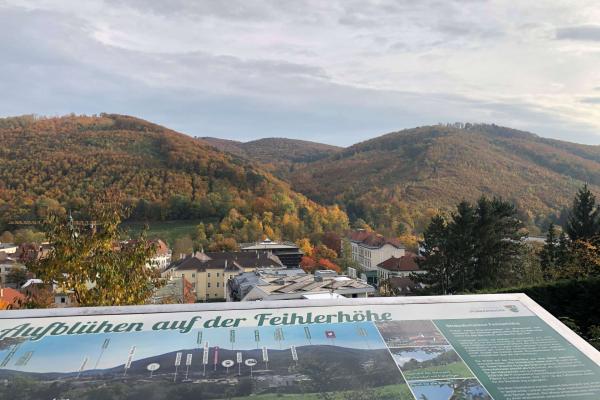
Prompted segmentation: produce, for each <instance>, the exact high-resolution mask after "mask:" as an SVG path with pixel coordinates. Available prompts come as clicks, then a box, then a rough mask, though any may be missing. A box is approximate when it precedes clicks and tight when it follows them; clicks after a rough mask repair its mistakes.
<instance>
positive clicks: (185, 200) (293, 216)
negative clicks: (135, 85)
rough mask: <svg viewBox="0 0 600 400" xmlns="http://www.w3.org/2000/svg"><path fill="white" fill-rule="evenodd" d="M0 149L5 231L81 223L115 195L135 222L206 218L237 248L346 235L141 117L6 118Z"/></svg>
mask: <svg viewBox="0 0 600 400" xmlns="http://www.w3.org/2000/svg"><path fill="white" fill-rule="evenodd" d="M0 140H1V141H2V147H1V148H0V224H1V225H2V226H1V228H2V229H13V228H14V225H11V224H10V222H11V221H15V220H33V219H43V218H44V217H45V216H46V215H47V214H48V213H49V212H55V213H59V214H65V213H67V212H68V210H70V211H71V212H72V213H73V215H74V217H75V218H82V219H85V218H87V217H88V214H89V207H90V204H91V203H92V202H93V200H94V199H97V198H100V197H101V196H103V194H104V193H106V192H107V191H109V190H113V191H118V192H120V193H122V194H123V198H124V203H126V205H128V206H129V207H130V209H131V215H130V217H129V219H130V220H133V221H157V220H177V219H196V220H198V219H200V220H203V221H207V222H210V223H209V224H205V225H206V226H207V229H210V230H212V231H213V232H217V233H219V232H220V233H232V232H235V239H236V240H238V241H254V240H258V239H261V238H262V236H263V235H267V236H269V237H272V238H275V239H277V238H285V239H287V240H297V239H299V238H302V237H306V236H309V235H310V234H319V233H322V232H324V231H338V232H339V231H342V230H344V229H346V228H347V227H348V218H347V216H346V214H345V213H344V212H343V211H341V210H340V209H339V208H338V207H337V206H328V207H323V206H320V205H318V204H317V203H315V202H313V201H311V200H308V199H307V198H306V197H305V196H303V195H301V194H298V193H296V192H294V191H292V190H291V189H290V188H289V186H288V184H286V183H284V182H282V181H281V180H279V179H277V178H275V177H274V176H272V175H271V174H270V173H268V172H265V171H264V170H263V169H261V168H260V167H257V166H256V165H254V164H252V163H251V162H249V161H247V160H245V159H243V158H240V157H238V156H235V155H233V154H228V153H224V152H221V151H219V150H217V149H215V148H214V147H212V146H209V145H207V144H206V143H205V142H203V141H202V140H198V139H194V138H191V137H189V136H186V135H183V134H180V133H177V132H174V131H172V130H169V129H166V128H164V127H161V126H158V125H155V124H152V123H149V122H146V121H143V120H140V119H137V118H133V117H129V116H122V115H109V114H101V115H99V116H89V117H88V116H74V115H72V116H66V117H59V118H36V117H34V116H23V117H14V118H6V119H0ZM209 225H210V226H209Z"/></svg>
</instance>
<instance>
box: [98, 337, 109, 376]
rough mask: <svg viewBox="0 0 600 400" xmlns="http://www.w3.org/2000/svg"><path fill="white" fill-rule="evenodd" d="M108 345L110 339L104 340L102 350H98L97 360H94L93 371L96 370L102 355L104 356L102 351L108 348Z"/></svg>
mask: <svg viewBox="0 0 600 400" xmlns="http://www.w3.org/2000/svg"><path fill="white" fill-rule="evenodd" d="M109 343H110V339H104V342H103V343H102V348H101V349H100V355H99V356H98V359H97V360H96V364H95V365H94V369H98V365H99V364H100V360H101V359H102V355H104V351H105V350H106V349H107V348H108V345H109Z"/></svg>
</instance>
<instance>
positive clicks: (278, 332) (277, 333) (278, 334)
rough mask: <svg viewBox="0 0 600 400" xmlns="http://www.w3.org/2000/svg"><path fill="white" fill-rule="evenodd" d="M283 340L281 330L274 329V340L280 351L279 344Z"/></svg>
mask: <svg viewBox="0 0 600 400" xmlns="http://www.w3.org/2000/svg"><path fill="white" fill-rule="evenodd" d="M284 339H285V338H284V337H283V329H281V328H276V329H275V340H277V343H279V350H281V342H282V341H283V340H284Z"/></svg>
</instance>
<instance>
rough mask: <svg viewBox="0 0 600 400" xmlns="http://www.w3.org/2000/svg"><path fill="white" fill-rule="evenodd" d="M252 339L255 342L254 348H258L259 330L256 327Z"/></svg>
mask: <svg viewBox="0 0 600 400" xmlns="http://www.w3.org/2000/svg"><path fill="white" fill-rule="evenodd" d="M254 341H255V342H256V349H257V350H258V349H260V345H259V342H260V331H259V330H258V329H256V330H255V331H254Z"/></svg>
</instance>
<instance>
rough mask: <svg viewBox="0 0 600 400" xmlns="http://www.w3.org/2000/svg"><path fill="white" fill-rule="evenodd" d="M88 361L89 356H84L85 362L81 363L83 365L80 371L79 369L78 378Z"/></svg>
mask: <svg viewBox="0 0 600 400" xmlns="http://www.w3.org/2000/svg"><path fill="white" fill-rule="evenodd" d="M87 362H88V358H87V356H86V357H84V358H83V362H82V363H81V367H79V371H77V379H79V376H80V375H81V373H82V372H83V370H84V368H85V365H86V364H87Z"/></svg>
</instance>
